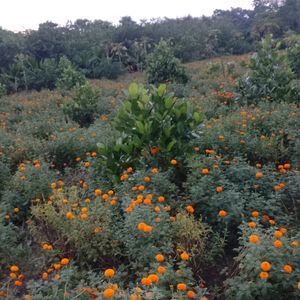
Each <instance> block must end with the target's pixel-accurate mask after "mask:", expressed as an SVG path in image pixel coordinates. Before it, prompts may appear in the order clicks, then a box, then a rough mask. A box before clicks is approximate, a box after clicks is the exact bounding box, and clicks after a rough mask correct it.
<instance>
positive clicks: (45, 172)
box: [2, 162, 55, 223]
mask: <svg viewBox="0 0 300 300" xmlns="http://www.w3.org/2000/svg"><path fill="white" fill-rule="evenodd" d="M53 178H55V174H54V172H53V171H51V170H49V168H48V166H46V164H45V163H44V162H43V163H36V164H34V165H33V164H31V163H28V164H26V165H25V166H24V167H19V170H18V171H17V172H16V173H15V174H14V176H13V177H12V179H11V181H10V182H9V183H8V184H7V185H6V186H5V189H4V192H3V195H2V207H3V210H4V211H6V212H7V214H8V216H9V219H11V220H12V221H13V222H15V223H19V222H21V223H22V222H24V221H25V220H26V218H27V217H28V215H29V213H30V207H31V204H32V202H33V203H34V202H35V201H37V202H38V201H44V200H45V199H47V197H48V196H49V195H50V192H51V188H50V183H51V182H52V180H53ZM14 208H18V209H19V211H18V212H14Z"/></svg>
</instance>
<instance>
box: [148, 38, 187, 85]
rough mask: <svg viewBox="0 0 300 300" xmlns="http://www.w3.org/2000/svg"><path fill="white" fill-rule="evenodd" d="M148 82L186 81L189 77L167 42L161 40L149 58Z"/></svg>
mask: <svg viewBox="0 0 300 300" xmlns="http://www.w3.org/2000/svg"><path fill="white" fill-rule="evenodd" d="M146 72H147V75H148V82H150V83H156V84H157V83H163V82H167V81H170V82H178V83H186V82H187V81H188V77H187V75H186V73H185V70H184V68H183V66H181V65H180V61H179V60H178V59H177V58H176V57H175V56H174V54H173V52H172V50H171V48H170V47H169V46H168V44H167V42H166V41H164V40H161V41H160V42H159V44H158V45H157V46H156V48H155V49H154V51H153V53H152V54H150V55H149V57H148V58H147V69H146Z"/></svg>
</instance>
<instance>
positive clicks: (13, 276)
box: [9, 273, 17, 278]
mask: <svg viewBox="0 0 300 300" xmlns="http://www.w3.org/2000/svg"><path fill="white" fill-rule="evenodd" d="M9 277H10V278H17V274H16V273H10V274H9Z"/></svg>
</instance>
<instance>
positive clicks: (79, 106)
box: [63, 83, 99, 127]
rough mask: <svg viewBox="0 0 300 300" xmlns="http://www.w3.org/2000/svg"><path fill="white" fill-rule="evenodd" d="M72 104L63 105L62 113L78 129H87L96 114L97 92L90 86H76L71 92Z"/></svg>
mask: <svg viewBox="0 0 300 300" xmlns="http://www.w3.org/2000/svg"><path fill="white" fill-rule="evenodd" d="M73 94H74V96H73V99H72V102H69V103H66V104H65V105H64V108H63V110H64V113H65V114H66V115H67V116H69V117H70V118H71V119H72V120H73V121H75V122H77V123H78V124H79V125H80V127H88V126H89V125H91V123H93V121H94V119H95V116H96V113H97V99H98V97H99V91H97V90H95V89H94V88H93V87H92V86H91V85H90V84H88V83H86V84H84V85H79V84H77V85H76V86H75V88H74V90H73Z"/></svg>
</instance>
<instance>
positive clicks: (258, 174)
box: [255, 172, 263, 178]
mask: <svg viewBox="0 0 300 300" xmlns="http://www.w3.org/2000/svg"><path fill="white" fill-rule="evenodd" d="M255 177H256V178H261V177H263V173H261V172H257V173H256V174H255Z"/></svg>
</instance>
